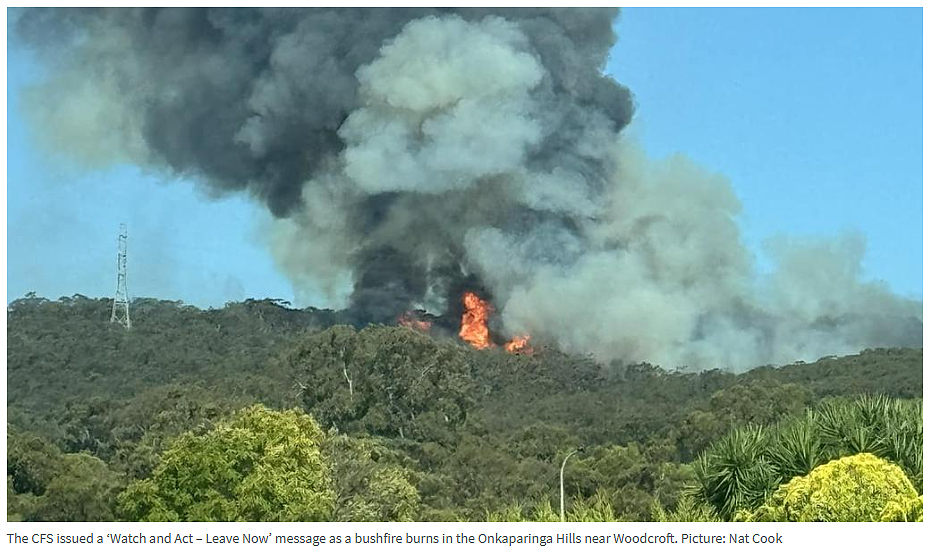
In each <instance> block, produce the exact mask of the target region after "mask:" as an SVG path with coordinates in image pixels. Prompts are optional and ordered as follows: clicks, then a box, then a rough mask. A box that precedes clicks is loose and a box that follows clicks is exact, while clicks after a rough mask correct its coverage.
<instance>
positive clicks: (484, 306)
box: [460, 292, 492, 349]
mask: <svg viewBox="0 0 933 553" xmlns="http://www.w3.org/2000/svg"><path fill="white" fill-rule="evenodd" d="M463 306H464V307H465V308H466V311H464V312H463V317H462V318H461V319H460V337H461V338H463V340H464V341H466V342H469V343H470V345H472V346H473V347H474V348H476V349H486V348H488V347H490V346H491V345H492V342H490V341H489V327H488V326H486V320H487V319H488V318H489V311H491V310H492V308H491V307H490V306H489V303H488V302H486V301H484V300H483V299H481V298H480V297H479V296H477V295H476V294H474V293H473V292H467V293H466V294H464V295H463Z"/></svg>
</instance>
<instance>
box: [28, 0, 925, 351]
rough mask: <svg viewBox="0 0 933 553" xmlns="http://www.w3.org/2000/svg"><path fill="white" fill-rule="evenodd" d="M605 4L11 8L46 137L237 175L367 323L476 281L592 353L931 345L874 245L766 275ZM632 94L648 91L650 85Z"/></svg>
mask: <svg viewBox="0 0 933 553" xmlns="http://www.w3.org/2000/svg"><path fill="white" fill-rule="evenodd" d="M615 15H616V11H615V10H552V9H544V10H531V9H528V10H525V9H522V10H480V9H467V10H424V9H398V10H396V9H392V10H381V9H380V10H344V9H341V10H333V9H331V10H327V9H307V10H265V9H262V10H247V9H238V10H222V9H221V10H210V9H209V10H195V9H161V10H148V9H138V10H137V9H134V10H32V9H28V10H22V11H19V12H17V14H16V16H15V18H16V21H15V24H14V25H15V31H14V33H15V37H16V40H18V41H19V42H20V43H22V44H24V45H27V46H28V47H30V48H33V49H35V50H36V51H37V52H38V54H39V56H40V59H42V60H43V62H44V63H45V65H46V66H47V68H48V70H49V71H48V79H47V81H45V82H44V83H41V84H39V85H37V86H35V87H32V88H31V89H30V90H28V91H26V92H25V93H24V96H23V101H24V104H25V105H26V109H27V111H28V114H29V118H30V120H31V121H32V123H33V125H34V127H35V129H36V130H37V132H38V133H39V135H40V136H41V137H42V138H43V140H44V142H45V143H46V144H47V145H48V146H49V147H50V148H52V149H54V150H56V151H63V152H66V153H67V154H69V155H71V156H73V157H74V158H76V159H78V160H81V161H83V162H85V163H87V164H88V165H89V166H91V167H100V166H105V165H108V164H111V163H116V162H130V163H134V164H138V165H140V166H143V167H147V168H154V169H156V170H160V171H165V172H168V173H171V174H175V175H180V176H185V177H191V178H193V179H195V180H197V181H199V182H201V183H203V185H204V186H205V187H207V188H208V189H210V190H214V191H216V192H218V193H225V192H229V191H243V192H244V193H247V194H249V195H251V196H252V197H254V198H256V199H257V200H258V201H261V202H263V203H264V204H265V205H267V206H268V208H269V210H270V212H271V213H273V214H274V215H275V216H277V217H278V221H277V223H276V225H275V228H274V230H273V231H272V232H270V235H269V237H268V239H269V245H270V251H271V253H272V255H273V256H274V257H275V259H276V260H277V262H278V264H279V266H280V267H281V269H282V270H283V271H284V272H285V273H286V274H287V275H288V276H289V278H290V279H291V280H292V282H293V283H294V285H295V287H296V290H297V291H298V292H299V293H300V291H301V290H303V289H308V290H310V289H314V290H318V289H321V290H325V291H327V292H328V293H329V295H330V297H331V300H332V301H333V302H334V303H335V304H336V305H341V306H345V307H347V308H348V309H349V313H350V314H351V318H352V320H353V322H355V323H357V324H362V323H366V322H389V321H393V320H394V319H395V318H396V317H397V316H398V315H399V314H401V313H403V312H405V311H407V310H410V309H413V308H423V309H427V310H428V311H431V312H433V313H435V314H438V315H442V316H446V317H448V318H453V319H456V318H457V317H459V312H457V311H456V306H458V305H459V304H458V300H459V298H460V295H461V294H462V293H463V292H464V291H465V290H466V289H472V290H476V291H478V292H481V293H482V294H484V295H486V296H488V297H489V298H490V299H491V300H492V303H493V304H494V305H495V306H496V309H497V311H496V317H497V324H500V325H501V326H502V327H503V329H504V331H505V332H506V333H508V334H530V335H532V336H533V338H534V339H535V340H536V341H538V342H539V343H543V344H553V345H556V346H557V347H559V348H560V349H561V350H563V351H565V352H568V353H582V354H588V353H592V354H594V355H595V356H596V358H597V359H598V360H600V361H612V360H621V361H625V362H638V361H645V360H647V361H649V362H652V363H657V364H660V365H663V366H666V367H678V366H689V367H694V368H708V367H714V366H720V367H733V368H736V369H744V368H747V367H751V366H754V365H758V364H763V363H786V362H791V361H794V360H796V359H816V358H819V357H821V356H823V355H827V354H841V353H854V352H857V351H860V350H862V349H864V348H866V347H877V346H919V345H920V343H921V329H922V304H921V303H920V302H917V301H913V300H909V299H906V298H903V297H899V296H897V295H895V294H893V293H891V292H890V291H889V290H888V289H887V288H886V286H885V285H884V284H883V283H878V282H866V281H865V280H864V278H863V275H862V274H861V259H862V256H863V255H864V250H865V244H864V240H863V239H862V238H861V237H859V236H855V235H852V236H842V237H840V238H838V239H834V240H822V241H814V240H809V239H796V238H786V239H781V240H776V241H775V242H774V243H773V244H772V247H771V251H772V255H773V259H774V267H775V268H774V272H773V273H772V274H767V275H762V274H758V273H757V272H756V270H755V269H754V265H753V262H752V259H751V254H750V253H749V251H748V250H747V248H746V247H745V245H744V244H743V242H742V238H741V236H740V233H739V229H738V225H737V222H736V217H737V215H738V213H739V212H740V210H741V205H740V203H739V201H738V199H737V197H736V195H735V193H734V191H733V190H732V187H731V185H730V184H729V182H728V181H727V180H726V179H725V178H724V177H722V176H720V175H716V174H712V173H710V172H708V171H706V170H704V169H703V168H702V167H698V166H697V165H696V164H695V163H693V162H691V161H690V160H688V159H686V158H683V157H673V158H670V159H663V160H653V159H648V158H647V157H646V156H645V155H644V154H643V153H642V152H641V150H640V148H639V146H638V145H637V144H636V143H634V142H633V141H632V140H631V139H630V138H628V137H627V136H626V135H625V133H624V131H623V129H624V128H625V126H626V125H627V124H628V123H629V122H630V121H631V119H632V116H633V113H634V107H635V100H634V96H633V93H632V92H630V91H629V90H628V89H627V88H626V87H625V86H624V85H623V84H619V83H617V82H615V81H614V80H613V79H611V78H610V77H608V76H606V75H604V73H603V68H604V65H605V63H606V59H607V55H608V52H609V49H610V47H611V46H612V45H613V43H614V42H615V36H614V34H613V31H612V21H613V18H614V17H615ZM635 92H636V93H637V91H635Z"/></svg>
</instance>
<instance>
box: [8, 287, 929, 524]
mask: <svg viewBox="0 0 933 553" xmlns="http://www.w3.org/2000/svg"><path fill="white" fill-rule="evenodd" d="M132 309H133V315H134V319H133V323H134V324H133V328H132V330H129V331H126V330H124V329H123V328H122V327H120V326H119V325H112V324H110V323H108V320H109V315H110V302H109V300H107V299H91V298H85V297H82V296H74V297H70V298H61V299H59V300H54V301H52V300H46V299H44V298H37V297H34V296H30V297H26V298H22V299H19V300H16V301H14V302H12V303H11V304H10V305H9V307H8V311H7V322H8V334H7V339H8V348H7V362H8V370H7V390H8V395H7V415H8V427H7V497H8V501H7V515H8V518H9V519H10V520H82V521H96V520H351V521H375V520H495V521H517V520H539V521H552V520H560V507H559V506H560V495H559V479H558V472H559V468H560V465H561V462H562V461H563V459H564V458H565V457H566V456H567V455H568V454H569V453H571V452H573V451H576V450H577V449H578V448H582V451H580V452H578V453H577V454H575V455H573V456H572V457H571V458H570V459H569V461H568V462H567V465H566V470H565V473H564V479H565V491H566V519H567V520H579V521H584V520H665V521H691V520H692V521H707V520H730V521H731V520H826V521H830V520H832V521H835V520H866V521H867V520H897V521H914V520H922V517H923V514H922V513H923V499H922V494H923V470H922V468H923V453H922V449H923V448H922V443H923V437H922V436H923V422H922V403H921V402H922V399H921V398H922V370H921V365H922V355H923V354H922V350H915V349H885V350H866V351H863V352H861V353H860V354H858V355H849V356H840V357H832V358H824V359H821V360H819V361H817V362H813V363H803V362H801V363H796V364H792V365H788V366H785V367H770V366H768V367H758V368H754V369H752V370H748V371H745V372H741V373H739V372H733V371H731V370H706V371H702V372H687V371H684V370H667V369H663V368H660V367H656V366H652V365H648V364H637V365H632V364H623V363H621V362H615V363H608V364H606V363H598V362H596V361H595V360H594V359H592V358H589V357H583V356H573V355H567V354H564V353H561V352H558V351H556V350H554V349H551V348H548V347H547V346H546V345H539V344H536V345H535V350H534V353H533V354H510V353H507V352H505V351H503V350H501V349H495V350H492V349H487V350H475V349H473V348H472V347H470V346H469V345H466V344H464V343H463V342H462V341H461V340H459V339H458V338H457V337H456V336H449V337H448V336H441V335H437V334H433V335H427V334H424V333H421V332H418V331H416V330H412V329H410V328H405V327H401V326H380V325H371V326H368V327H365V328H354V327H351V326H345V325H341V324H339V323H340V322H341V318H340V313H335V312H330V311H324V310H315V309H303V310H298V309H290V308H288V307H287V305H285V304H284V303H283V302H280V301H276V300H248V301H245V302H241V303H233V304H228V305H227V306H226V307H224V308H222V309H209V310H201V309H197V308H194V307H190V306H186V305H183V304H181V303H178V302H168V301H158V300H147V299H142V300H136V301H134V302H133V305H132Z"/></svg>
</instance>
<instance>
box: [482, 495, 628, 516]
mask: <svg viewBox="0 0 933 553" xmlns="http://www.w3.org/2000/svg"><path fill="white" fill-rule="evenodd" d="M564 519H565V520H566V521H567V522H618V521H620V520H621V519H619V518H618V517H617V516H616V513H615V511H614V510H613V508H612V502H611V501H610V499H609V497H608V495H607V494H606V493H605V491H604V490H600V491H599V492H598V493H597V494H596V495H594V496H593V497H592V498H590V500H588V501H583V500H577V501H573V502H572V506H571V507H570V508H569V509H567V510H566V512H565V513H564ZM486 521H487V522H560V510H559V509H558V510H555V509H554V507H553V506H552V505H551V502H550V501H548V500H547V499H541V500H539V501H538V502H537V503H534V504H533V505H532V506H531V507H530V508H526V507H523V506H522V505H521V504H518V503H515V504H512V505H510V506H508V507H505V508H503V509H500V510H498V511H493V512H489V513H487V514H486Z"/></svg>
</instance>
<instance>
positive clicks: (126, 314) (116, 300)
mask: <svg viewBox="0 0 933 553" xmlns="http://www.w3.org/2000/svg"><path fill="white" fill-rule="evenodd" d="M110 322H112V323H120V324H121V325H123V326H124V327H126V328H127V330H129V328H130V327H131V326H132V323H130V296H129V294H128V293H127V292H126V224H121V225H120V236H119V238H118V239H117V291H116V293H115V294H114V295H113V310H111V312H110Z"/></svg>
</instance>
